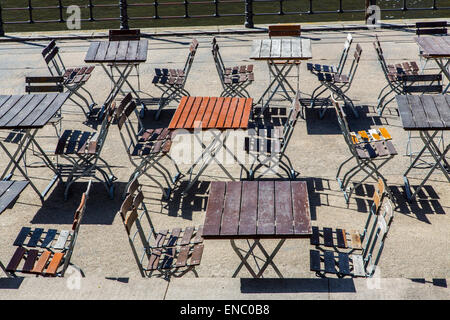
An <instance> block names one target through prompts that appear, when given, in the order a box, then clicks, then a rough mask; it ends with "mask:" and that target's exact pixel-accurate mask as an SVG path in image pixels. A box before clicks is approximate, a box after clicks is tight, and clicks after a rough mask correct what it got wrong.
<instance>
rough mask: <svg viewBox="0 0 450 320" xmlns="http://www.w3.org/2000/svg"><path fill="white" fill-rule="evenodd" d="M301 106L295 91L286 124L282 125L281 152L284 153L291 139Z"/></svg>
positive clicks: (298, 92)
mask: <svg viewBox="0 0 450 320" xmlns="http://www.w3.org/2000/svg"><path fill="white" fill-rule="evenodd" d="M301 108H302V106H301V104H300V91H297V93H296V94H295V97H294V99H293V101H292V104H291V107H290V108H289V113H288V117H287V119H286V122H285V123H284V128H283V140H284V142H283V145H282V149H281V151H282V152H284V150H285V149H286V147H287V145H288V144H289V140H290V139H291V137H292V133H293V132H294V127H295V124H296V123H297V119H298V116H299V115H300V112H301Z"/></svg>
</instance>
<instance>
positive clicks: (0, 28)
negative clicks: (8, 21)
mask: <svg viewBox="0 0 450 320" xmlns="http://www.w3.org/2000/svg"><path fill="white" fill-rule="evenodd" d="M4 35H5V30H4V29H3V14H2V4H1V3H0V36H4Z"/></svg>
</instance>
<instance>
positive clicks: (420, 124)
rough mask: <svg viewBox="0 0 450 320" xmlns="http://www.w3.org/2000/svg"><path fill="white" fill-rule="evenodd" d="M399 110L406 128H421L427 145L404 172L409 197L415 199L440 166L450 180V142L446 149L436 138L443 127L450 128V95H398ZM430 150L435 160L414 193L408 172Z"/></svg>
mask: <svg viewBox="0 0 450 320" xmlns="http://www.w3.org/2000/svg"><path fill="white" fill-rule="evenodd" d="M396 99H397V104H398V111H399V113H400V118H401V120H402V126H403V129H405V130H406V131H419V133H420V138H421V139H422V141H423V143H424V146H423V148H422V149H421V151H420V152H419V153H418V155H417V157H416V158H415V159H414V161H413V162H411V165H410V166H409V168H408V169H407V170H406V172H405V173H404V174H403V179H404V181H405V189H406V195H407V197H408V200H409V201H411V200H412V199H414V197H415V196H416V194H417V193H418V192H419V191H420V189H421V188H422V187H423V185H424V184H425V182H426V181H427V180H428V178H429V177H430V176H431V174H432V173H433V171H434V170H435V169H436V168H440V169H441V171H442V172H443V173H444V175H445V176H446V177H447V180H448V181H449V182H450V176H449V172H450V166H449V164H448V162H447V160H446V159H445V156H446V154H447V152H448V150H449V149H450V144H449V145H447V146H445V145H444V148H443V151H441V150H440V149H439V147H438V146H437V145H436V143H435V142H434V137H435V136H436V135H437V134H438V133H439V132H440V131H442V130H449V129H450V96H449V95H443V94H436V95H421V96H417V95H398V96H396ZM426 150H428V151H429V152H430V154H431V156H432V157H433V159H434V161H435V164H434V165H432V167H431V168H430V170H429V172H428V173H427V175H426V176H425V178H424V179H423V181H422V182H421V183H420V185H419V187H418V188H417V189H416V190H415V191H414V193H411V189H410V186H409V182H408V177H407V175H408V173H409V172H410V171H411V169H413V167H414V166H415V164H416V163H417V161H418V160H419V158H420V157H421V156H422V155H423V153H424V152H425V151H426Z"/></svg>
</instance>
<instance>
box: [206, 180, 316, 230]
mask: <svg viewBox="0 0 450 320" xmlns="http://www.w3.org/2000/svg"><path fill="white" fill-rule="evenodd" d="M311 233H312V230H311V214H310V209H309V200H308V190H307V186H306V182H304V181H230V182H223V181H214V182H212V183H211V189H210V192H209V199H208V205H207V208H206V215H205V223H204V227H203V237H204V238H205V239H208V238H209V239H257V238H272V239H278V238H301V237H308V236H310V235H311Z"/></svg>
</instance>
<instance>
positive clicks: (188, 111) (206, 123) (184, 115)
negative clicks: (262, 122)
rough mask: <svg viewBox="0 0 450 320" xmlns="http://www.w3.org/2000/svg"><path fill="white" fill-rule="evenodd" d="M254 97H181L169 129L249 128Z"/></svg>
mask: <svg viewBox="0 0 450 320" xmlns="http://www.w3.org/2000/svg"><path fill="white" fill-rule="evenodd" d="M252 104H253V99H252V98H231V97H187V96H184V97H182V98H181V101H180V104H179V105H178V108H177V110H176V111H175V114H174V115H173V118H172V120H171V122H170V124H169V129H187V130H193V129H196V128H201V129H205V130H206V129H220V130H225V129H247V127H248V120H249V117H250V111H251V108H252Z"/></svg>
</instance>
